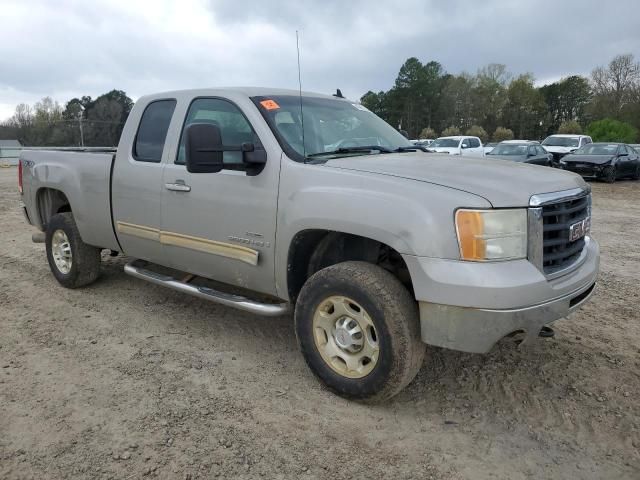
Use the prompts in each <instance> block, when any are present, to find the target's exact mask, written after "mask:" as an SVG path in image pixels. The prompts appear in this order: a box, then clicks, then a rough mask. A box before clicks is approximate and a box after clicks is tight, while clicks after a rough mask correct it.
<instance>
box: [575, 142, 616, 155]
mask: <svg viewBox="0 0 640 480" xmlns="http://www.w3.org/2000/svg"><path fill="white" fill-rule="evenodd" d="M617 150H618V145H617V144H615V143H609V144H607V143H590V144H589V145H585V146H584V147H582V148H579V149H578V150H576V151H575V152H573V153H575V154H578V155H615V153H616V151H617Z"/></svg>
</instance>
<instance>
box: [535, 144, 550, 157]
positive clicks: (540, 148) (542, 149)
mask: <svg viewBox="0 0 640 480" xmlns="http://www.w3.org/2000/svg"><path fill="white" fill-rule="evenodd" d="M536 150H537V151H538V155H546V154H547V151H546V150H545V149H544V148H542V147H541V146H539V145H538V146H536Z"/></svg>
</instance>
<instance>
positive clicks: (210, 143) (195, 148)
mask: <svg viewBox="0 0 640 480" xmlns="http://www.w3.org/2000/svg"><path fill="white" fill-rule="evenodd" d="M185 134H186V141H185V163H186V166H187V171H188V172H190V173H216V172H219V171H220V170H222V167H223V162H222V152H223V147H222V135H221V133H220V127H218V126H217V125H212V124H210V123H193V124H191V125H189V126H188V127H187V129H186V132H185Z"/></svg>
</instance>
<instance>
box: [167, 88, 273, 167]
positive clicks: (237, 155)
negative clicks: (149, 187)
mask: <svg viewBox="0 0 640 480" xmlns="http://www.w3.org/2000/svg"><path fill="white" fill-rule="evenodd" d="M193 123H210V124H212V125H216V126H217V127H219V128H220V135H221V136H222V144H223V145H224V146H240V145H242V144H243V143H247V142H248V143H253V144H254V145H255V146H256V148H262V146H261V144H260V140H259V139H258V136H257V135H256V134H255V132H254V131H253V128H251V125H250V124H249V121H248V120H247V119H246V118H245V116H244V115H243V114H242V112H241V111H240V109H239V108H238V107H236V106H235V105H234V104H233V103H231V102H229V101H227V100H221V99H219V98H198V99H196V100H194V101H193V102H192V103H191V106H190V107H189V111H188V112H187V117H186V119H185V122H184V125H183V127H182V133H181V135H180V146H179V148H178V156H177V158H176V162H175V163H176V164H178V165H184V163H185V159H184V156H185V134H184V132H185V129H186V128H187V127H188V126H189V125H191V124H193ZM222 161H223V162H224V163H225V165H227V164H228V165H229V167H233V166H234V165H237V166H242V165H243V163H242V152H240V151H235V152H234V151H231V152H223V154H222Z"/></svg>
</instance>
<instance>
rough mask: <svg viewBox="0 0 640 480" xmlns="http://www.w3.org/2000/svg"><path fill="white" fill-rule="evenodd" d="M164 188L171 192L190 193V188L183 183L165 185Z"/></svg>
mask: <svg viewBox="0 0 640 480" xmlns="http://www.w3.org/2000/svg"><path fill="white" fill-rule="evenodd" d="M164 188H166V189H167V190H171V191H172V192H190V191H191V187H190V186H189V185H185V184H184V183H179V182H176V183H165V184H164Z"/></svg>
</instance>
